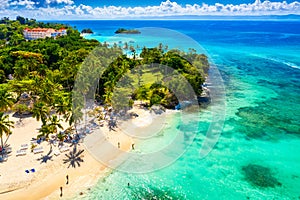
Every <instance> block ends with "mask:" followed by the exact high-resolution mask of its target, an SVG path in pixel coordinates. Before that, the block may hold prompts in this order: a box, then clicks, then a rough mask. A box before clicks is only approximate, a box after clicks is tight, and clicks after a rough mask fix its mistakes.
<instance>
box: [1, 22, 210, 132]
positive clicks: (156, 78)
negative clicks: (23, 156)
mask: <svg viewBox="0 0 300 200" xmlns="http://www.w3.org/2000/svg"><path fill="white" fill-rule="evenodd" d="M26 27H29V28H33V27H44V28H47V27H49V28H50V27H51V28H55V29H59V28H62V27H64V28H67V33H68V34H67V35H66V36H61V37H57V38H46V39H37V40H31V41H26V40H25V39H24V37H23V34H22V32H23V29H24V28H26ZM0 46H1V48H0V99H1V105H0V112H5V111H7V110H14V111H15V112H17V113H18V114H20V115H21V116H22V114H24V113H31V114H32V116H33V117H34V118H36V119H37V120H38V121H39V120H40V121H41V122H42V127H41V129H40V135H39V137H45V138H47V137H48V135H49V134H50V133H56V132H57V130H58V128H60V127H61V125H60V121H61V120H62V119H61V118H60V117H62V118H64V120H67V121H69V122H70V125H71V126H72V125H76V123H77V122H79V121H80V119H81V118H82V117H83V113H82V109H80V108H83V104H81V107H79V109H77V110H72V90H73V87H74V82H75V80H78V79H80V78H82V79H88V78H89V77H88V76H81V75H78V72H80V71H79V70H80V69H81V65H82V63H83V62H84V60H85V59H86V57H87V56H88V55H89V56H90V55H91V52H94V56H95V57H97V55H105V54H106V53H109V52H119V54H118V55H119V56H118V57H117V58H116V59H115V58H114V59H113V61H112V62H111V61H109V60H107V61H105V60H97V58H96V59H94V60H93V59H92V62H91V61H86V62H91V67H90V68H88V69H86V70H87V71H86V74H91V75H92V76H94V77H95V76H96V77H97V76H98V78H97V80H98V85H97V89H96V94H95V93H94V94H92V95H96V99H97V100H98V101H99V102H102V103H104V104H107V105H111V104H114V105H115V106H116V107H118V106H121V107H122V106H123V105H122V104H127V106H128V102H129V103H130V104H132V102H133V101H134V100H142V101H144V102H145V104H146V105H148V106H151V105H154V104H161V105H164V106H165V107H168V108H174V106H175V105H176V104H177V103H178V100H177V98H176V96H175V95H174V93H173V91H172V90H170V89H169V88H168V87H167V86H168V84H173V85H172V86H173V87H176V88H177V89H178V91H179V93H181V94H184V93H185V91H184V87H183V86H182V85H180V81H176V80H175V81H173V82H171V83H168V81H166V80H164V78H163V75H162V74H163V70H156V69H155V66H156V65H166V66H169V67H171V68H173V69H175V70H177V72H178V73H179V74H181V76H182V77H184V78H185V79H187V80H188V81H189V83H190V84H191V86H192V87H193V89H194V91H195V93H196V94H197V95H200V94H201V84H202V83H203V82H204V77H205V76H206V74H207V71H208V68H209V64H208V61H207V57H206V56H205V55H203V54H197V53H196V51H195V50H192V49H191V50H190V51H189V52H187V53H184V52H180V51H177V50H170V51H167V48H166V47H165V48H164V47H163V45H162V44H160V45H159V46H158V47H157V48H151V49H148V48H146V47H145V48H143V50H142V53H141V54H140V55H136V51H135V49H134V48H133V47H132V48H131V52H132V53H133V57H132V58H129V57H128V56H126V55H124V54H123V53H122V50H121V49H120V48H119V47H118V46H117V45H114V46H113V47H109V45H107V44H106V43H104V44H100V43H99V42H98V41H96V40H87V39H84V38H82V37H81V36H80V33H79V32H78V31H77V30H74V29H72V28H71V27H68V26H65V25H61V24H50V23H42V22H36V20H34V19H25V18H23V17H17V19H16V20H9V19H8V18H2V19H1V20H0ZM95 47H101V48H98V50H97V52H96V53H95V50H94V49H95ZM92 50H94V51H92ZM106 57H109V56H106ZM105 62H108V63H109V65H108V68H107V69H106V70H105V71H104V73H103V74H102V76H101V77H100V75H99V70H100V69H101V67H103V63H105ZM153 63H156V64H153ZM141 65H146V66H147V67H146V68H138V66H141ZM135 68H137V70H136V71H131V72H130V70H133V69H135ZM161 69H163V68H161ZM129 72H130V73H129ZM79 74H80V73H79ZM125 74H126V75H128V79H127V80H128V81H129V82H128V84H127V85H126V88H123V90H124V91H122V88H121V90H119V91H118V90H116V91H114V88H115V87H116V86H117V83H118V82H119V81H120V80H121V78H122V77H123V76H124V75H125ZM178 77H179V76H178ZM179 79H180V77H179V78H178V80H179ZM167 83H168V84H167ZM125 90H126V91H125ZM86 91H87V88H82V89H80V95H79V96H80V97H85V96H86V95H87V92H86ZM122 92H127V93H128V94H129V95H128V96H125V99H120V98H121V96H122V95H119V94H121V93H122ZM24 94H26V95H25V97H24ZM118 95H119V96H118ZM80 97H79V98H80ZM118 97H120V98H118ZM74 98H77V97H76V95H75V96H74V94H73V99H74ZM122 98H124V95H123V97H122ZM188 98H189V96H188V95H187V96H186V99H187V100H188ZM115 109H116V110H118V109H117V108H115ZM2 118H3V120H2V121H1V122H0V123H2V122H3V123H2V124H3V126H4V127H3V128H2V129H1V132H0V134H1V135H0V136H1V137H2V135H3V134H10V132H9V129H7V128H5V127H8V128H9V127H11V126H10V125H11V124H10V123H9V122H8V121H9V120H8V119H7V118H4V117H3V116H2ZM5 124H6V125H5ZM0 126H1V124H0ZM60 138H63V136H60Z"/></svg>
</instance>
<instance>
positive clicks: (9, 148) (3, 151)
mask: <svg viewBox="0 0 300 200" xmlns="http://www.w3.org/2000/svg"><path fill="white" fill-rule="evenodd" d="M11 151H12V149H11V147H5V148H3V149H2V150H1V151H0V154H2V153H3V154H8V153H10V152H11Z"/></svg>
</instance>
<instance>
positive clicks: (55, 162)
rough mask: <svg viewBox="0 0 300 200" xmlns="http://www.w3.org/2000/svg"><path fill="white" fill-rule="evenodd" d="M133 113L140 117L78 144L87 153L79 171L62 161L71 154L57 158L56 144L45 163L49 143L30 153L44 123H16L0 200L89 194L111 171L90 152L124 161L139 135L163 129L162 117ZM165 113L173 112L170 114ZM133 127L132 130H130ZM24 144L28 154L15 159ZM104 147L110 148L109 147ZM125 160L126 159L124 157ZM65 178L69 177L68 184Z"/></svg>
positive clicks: (2, 167)
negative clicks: (32, 170)
mask: <svg viewBox="0 0 300 200" xmlns="http://www.w3.org/2000/svg"><path fill="white" fill-rule="evenodd" d="M130 112H134V113H136V114H138V117H136V118H133V119H131V120H129V121H127V122H126V123H124V122H122V121H119V123H118V124H119V128H116V129H115V130H114V131H109V129H108V126H107V125H106V123H105V125H104V126H103V127H100V131H101V134H103V137H100V136H99V135H97V134H99V133H100V132H99V130H94V132H93V133H91V134H88V135H87V136H86V137H85V139H84V143H79V145H77V150H84V152H83V153H82V154H81V155H80V157H81V158H82V159H83V161H84V162H81V163H80V167H78V165H76V168H74V167H72V166H70V167H69V168H68V166H69V163H67V164H64V162H63V160H64V159H66V158H67V157H66V156H65V154H69V151H67V152H63V153H61V154H60V155H58V156H55V155H54V151H57V150H58V147H57V145H56V146H53V149H52V150H53V151H52V152H51V154H50V155H49V156H50V157H51V158H50V159H49V160H47V162H46V163H45V162H42V161H41V160H40V158H42V157H43V156H45V155H47V154H48V152H49V151H50V144H49V142H42V143H41V144H40V145H39V146H42V147H43V149H44V152H42V153H38V154H34V153H32V152H31V144H30V141H31V139H32V138H34V137H36V136H37V135H38V128H40V126H41V122H37V121H36V119H34V118H31V117H30V118H24V119H23V125H16V124H15V128H14V129H13V130H12V132H13V134H12V135H11V136H10V138H9V140H8V144H9V145H10V147H11V148H12V153H11V154H10V156H9V157H8V160H7V161H6V162H3V163H0V175H1V176H0V199H8V200H10V199H16V200H17V199H72V198H74V197H75V196H78V195H80V194H81V193H82V195H84V194H85V193H88V191H89V189H90V188H91V187H93V186H94V185H95V184H96V183H97V181H98V180H99V179H100V178H101V177H105V176H107V174H109V173H110V172H111V169H110V168H108V167H107V166H106V165H104V164H102V163H101V162H99V161H98V160H97V159H95V158H96V157H97V155H96V154H95V153H94V152H93V153H92V154H90V152H91V149H95V148H96V149H97V148H98V147H101V148H102V149H100V151H98V150H97V151H96V152H102V154H104V155H105V158H104V160H105V162H107V163H109V162H111V161H112V162H114V161H116V160H122V159H121V158H122V154H124V153H126V152H127V151H130V150H131V148H132V144H134V143H136V142H137V141H134V140H136V139H135V138H136V136H137V135H136V133H137V132H140V133H142V135H141V136H143V134H146V135H147V134H148V133H147V131H145V130H150V132H155V131H159V129H161V128H162V127H163V126H164V123H165V120H164V117H163V116H161V115H155V114H154V113H150V112H149V111H148V110H145V109H141V108H138V107H137V106H135V107H134V108H133V109H132V110H131V111H130ZM166 113H170V111H167V112H166ZM158 116H159V117H158ZM10 119H11V120H13V121H15V122H16V121H18V118H14V117H12V115H10ZM151 122H152V123H153V124H154V125H153V124H151ZM128 124H129V127H128V126H127V125H128ZM130 124H132V125H133V127H130ZM62 125H63V127H64V128H67V127H68V124H67V123H62ZM151 126H152V127H151ZM156 129H157V130H156ZM130 133H133V134H130ZM146 135H145V136H146ZM118 143H120V149H118ZM22 144H28V145H29V147H28V149H27V150H26V155H23V156H16V152H17V150H19V149H20V148H21V145H22ZM110 144H112V145H113V146H115V147H113V148H114V150H113V151H111V147H112V145H110ZM69 145H70V144H69ZM105 145H109V146H110V147H108V148H106V146H105ZM86 147H88V149H87V148H86ZM103 148H104V151H103ZM72 150H73V147H70V151H72ZM105 151H106V152H105ZM124 157H125V159H126V156H125V154H124ZM116 158H118V159H116ZM119 158H120V159H119ZM117 162H118V161H117ZM33 168H34V169H35V172H29V173H26V172H25V170H30V169H33ZM66 175H68V176H69V184H66ZM60 187H63V196H62V197H60Z"/></svg>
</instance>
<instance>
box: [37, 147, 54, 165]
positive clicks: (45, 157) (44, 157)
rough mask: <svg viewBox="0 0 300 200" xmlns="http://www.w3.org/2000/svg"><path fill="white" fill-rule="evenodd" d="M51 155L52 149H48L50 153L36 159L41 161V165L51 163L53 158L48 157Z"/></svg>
mask: <svg viewBox="0 0 300 200" xmlns="http://www.w3.org/2000/svg"><path fill="white" fill-rule="evenodd" d="M51 153H52V148H51V149H50V151H49V152H48V153H47V154H46V155H42V157H40V158H38V159H37V160H38V161H41V164H42V163H47V161H48V160H51V161H52V157H53V156H50V154H51Z"/></svg>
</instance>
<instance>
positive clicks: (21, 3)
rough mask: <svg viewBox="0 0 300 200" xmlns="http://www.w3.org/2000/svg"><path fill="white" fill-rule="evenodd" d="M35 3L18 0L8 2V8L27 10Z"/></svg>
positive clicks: (28, 0)
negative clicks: (17, 7) (23, 7)
mask: <svg viewBox="0 0 300 200" xmlns="http://www.w3.org/2000/svg"><path fill="white" fill-rule="evenodd" d="M35 4H36V3H35V2H33V1H30V0H19V1H13V2H10V3H9V5H10V6H25V7H26V8H27V9H33V8H34V5H35Z"/></svg>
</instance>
